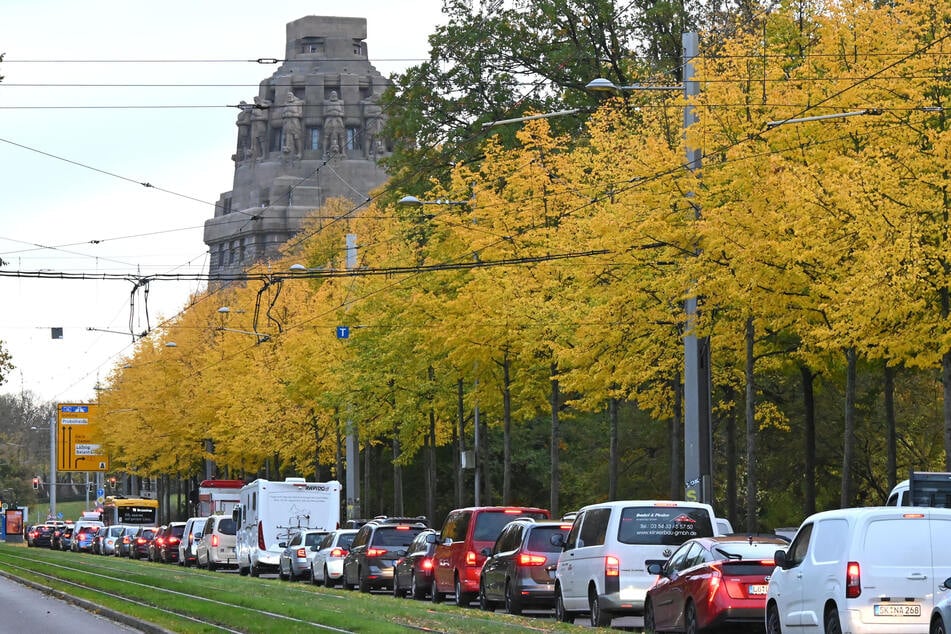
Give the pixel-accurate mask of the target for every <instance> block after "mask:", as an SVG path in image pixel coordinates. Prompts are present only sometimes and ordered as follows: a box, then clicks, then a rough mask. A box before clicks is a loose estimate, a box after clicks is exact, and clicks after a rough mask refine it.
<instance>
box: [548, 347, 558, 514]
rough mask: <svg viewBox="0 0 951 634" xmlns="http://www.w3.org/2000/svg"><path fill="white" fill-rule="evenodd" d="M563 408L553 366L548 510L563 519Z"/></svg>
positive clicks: (552, 365) (552, 366)
mask: <svg viewBox="0 0 951 634" xmlns="http://www.w3.org/2000/svg"><path fill="white" fill-rule="evenodd" d="M560 407H561V394H560V385H559V383H558V364H557V363H552V364H551V498H550V502H549V507H548V510H550V511H551V516H552V517H561V514H560V513H559V512H558V505H559V499H558V492H559V490H560V489H561V471H560V468H561V467H560V463H559V461H558V449H559V445H560V444H561V424H560V422H559V420H558V410H559V408H560Z"/></svg>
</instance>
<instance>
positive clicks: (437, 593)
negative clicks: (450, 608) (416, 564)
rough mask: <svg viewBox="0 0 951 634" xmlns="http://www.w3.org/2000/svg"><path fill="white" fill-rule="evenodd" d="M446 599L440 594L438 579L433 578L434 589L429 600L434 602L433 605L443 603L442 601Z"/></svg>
mask: <svg viewBox="0 0 951 634" xmlns="http://www.w3.org/2000/svg"><path fill="white" fill-rule="evenodd" d="M444 598H445V597H444V595H443V593H442V592H440V591H439V589H438V588H437V587H436V578H435V577H433V589H432V591H431V592H430V593H429V600H430V601H432V602H433V603H442V600H443V599H444Z"/></svg>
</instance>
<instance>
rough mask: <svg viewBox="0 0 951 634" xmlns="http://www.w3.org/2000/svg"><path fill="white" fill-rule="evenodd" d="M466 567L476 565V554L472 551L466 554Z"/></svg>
mask: <svg viewBox="0 0 951 634" xmlns="http://www.w3.org/2000/svg"><path fill="white" fill-rule="evenodd" d="M466 565H467V566H474V565H476V554H475V553H474V552H473V551H471V550H470V551H467V552H466Z"/></svg>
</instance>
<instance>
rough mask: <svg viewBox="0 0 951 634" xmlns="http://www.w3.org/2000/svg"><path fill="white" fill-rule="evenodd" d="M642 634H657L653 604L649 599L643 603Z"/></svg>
mask: <svg viewBox="0 0 951 634" xmlns="http://www.w3.org/2000/svg"><path fill="white" fill-rule="evenodd" d="M644 634H657V624H656V623H654V604H653V603H651V600H650V599H647V601H645V602H644Z"/></svg>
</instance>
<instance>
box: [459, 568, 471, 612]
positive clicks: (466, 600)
mask: <svg viewBox="0 0 951 634" xmlns="http://www.w3.org/2000/svg"><path fill="white" fill-rule="evenodd" d="M455 588H456V605H457V606H459V607H460V608H467V607H469V604H470V603H472V600H473V599H475V596H474V595H473V594H472V593H471V592H463V591H462V581H460V580H459V575H456V585H455Z"/></svg>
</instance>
